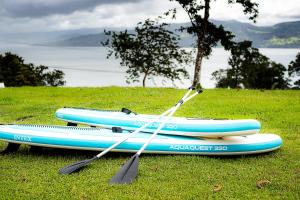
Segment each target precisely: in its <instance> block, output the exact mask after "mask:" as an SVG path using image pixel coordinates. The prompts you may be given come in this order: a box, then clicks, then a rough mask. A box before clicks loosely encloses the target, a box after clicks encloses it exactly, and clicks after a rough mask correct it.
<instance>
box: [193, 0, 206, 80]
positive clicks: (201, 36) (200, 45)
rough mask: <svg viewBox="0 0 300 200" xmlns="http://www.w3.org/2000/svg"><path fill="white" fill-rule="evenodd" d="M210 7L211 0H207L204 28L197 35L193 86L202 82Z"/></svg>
mask: <svg viewBox="0 0 300 200" xmlns="http://www.w3.org/2000/svg"><path fill="white" fill-rule="evenodd" d="M209 9H210V0H205V6H204V18H203V25H202V30H200V32H199V33H198V35H197V37H198V38H197V39H198V41H197V55H196V62H195V72H194V80H193V86H196V85H198V84H199V83H200V76H201V66H202V59H203V57H204V49H205V48H207V47H205V35H206V31H207V25H208V18H209ZM199 26H200V25H199Z"/></svg>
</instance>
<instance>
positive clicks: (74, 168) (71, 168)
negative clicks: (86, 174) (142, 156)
mask: <svg viewBox="0 0 300 200" xmlns="http://www.w3.org/2000/svg"><path fill="white" fill-rule="evenodd" d="M192 90H195V87H189V90H188V91H187V92H186V94H185V95H184V96H183V98H182V99H181V100H180V101H179V102H178V103H177V104H176V105H175V106H173V107H172V108H170V109H169V110H167V111H165V112H164V113H162V114H161V115H160V116H158V117H156V118H154V119H152V120H150V121H149V122H147V123H146V124H144V125H143V126H141V127H140V128H138V129H136V130H135V131H134V132H132V133H130V134H129V135H127V136H125V137H123V138H122V139H121V140H120V141H118V142H116V143H115V144H113V145H111V146H110V147H108V148H107V149H105V150H104V151H102V152H101V153H99V154H98V155H96V156H94V157H93V158H90V159H86V160H82V161H79V162H76V163H74V164H71V165H68V166H66V167H63V168H61V169H60V170H59V173H61V174H71V173H72V172H75V171H78V170H79V169H81V168H83V167H84V166H86V165H88V164H90V163H91V162H92V161H94V160H96V159H99V158H100V157H102V156H103V155H105V154H106V153H108V152H109V151H110V150H112V149H114V148H115V147H116V146H118V145H119V144H121V143H122V142H124V141H126V140H127V139H128V138H129V137H132V136H134V135H135V134H137V133H139V132H140V131H142V130H143V129H145V128H146V127H148V126H149V125H150V124H152V123H154V122H156V121H159V120H160V119H161V118H163V117H164V116H166V115H167V114H168V113H170V112H172V111H173V110H174V109H175V108H176V106H177V105H182V104H183V103H185V102H187V101H189V100H190V99H191V98H193V97H194V96H195V94H199V93H201V92H202V90H197V92H196V93H195V94H194V95H191V96H189V97H188V95H189V94H190V93H191V91H192ZM187 97H188V98H187Z"/></svg>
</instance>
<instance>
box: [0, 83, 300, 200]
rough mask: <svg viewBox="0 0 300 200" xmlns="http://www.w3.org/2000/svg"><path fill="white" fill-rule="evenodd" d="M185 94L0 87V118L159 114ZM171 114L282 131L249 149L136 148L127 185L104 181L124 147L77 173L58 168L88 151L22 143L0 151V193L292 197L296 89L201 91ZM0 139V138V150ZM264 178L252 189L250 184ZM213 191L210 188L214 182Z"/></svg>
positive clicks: (299, 175)
mask: <svg viewBox="0 0 300 200" xmlns="http://www.w3.org/2000/svg"><path fill="white" fill-rule="evenodd" d="M184 93H185V91H184V90H176V89H159V88H158V89H153V88H147V89H143V88H119V87H108V88H51V87H36V88H32V87H23V88H5V89H0V122H1V123H17V124H60V125H62V124H63V123H62V122H60V121H58V120H56V119H55V117H54V112H55V111H56V109H58V108H60V107H63V106H79V107H87V108H101V109H120V108H122V107H127V108H130V109H132V110H134V111H136V112H138V113H154V114H159V113H161V112H163V111H164V110H166V109H168V108H169V107H170V106H172V105H174V104H175V103H176V101H177V100H178V99H179V98H181V96H182V95H183V94H184ZM176 115H177V116H187V117H213V118H233V119H240V118H255V119H258V120H259V121H260V122H261V123H262V132H273V133H276V134H278V135H280V136H281V137H282V138H283V141H284V145H283V147H282V148H281V149H280V150H278V151H275V152H272V153H268V154H261V155H253V156H238V157H209V156H181V155H176V156H174V155H142V157H141V159H140V166H139V177H138V179H137V181H135V182H134V183H133V184H132V185H114V186H111V185H109V184H108V181H109V179H110V178H111V177H112V176H113V175H114V173H116V172H117V170H118V169H119V166H120V165H121V164H122V163H123V162H124V161H125V160H127V159H128V158H129V157H130V156H131V155H132V154H121V153H110V154H109V155H107V156H106V157H104V158H103V159H101V160H99V161H96V162H94V163H93V164H92V165H90V166H89V167H87V168H85V170H84V171H82V172H81V173H77V174H73V175H69V176H61V175H58V173H57V171H58V169H59V168H60V167H62V166H65V165H67V164H70V163H73V162H75V161H78V160H81V159H84V158H89V157H90V156H92V155H94V154H95V153H94V152H92V153H91V152H82V151H65V150H57V149H46V150H42V151H33V150H30V148H29V147H28V146H25V145H23V146H22V148H21V149H20V150H19V151H18V152H16V153H13V154H10V155H0V199H250V198H251V199H300V91H291V90H288V91H281V90H275V91H259V90H239V91H237V90H206V91H205V92H204V93H203V94H201V95H199V96H198V97H196V98H195V99H193V100H191V101H190V102H188V103H187V104H185V105H184V106H183V107H182V108H180V109H179V110H178V112H177V113H176ZM5 146H6V143H4V142H0V149H4V148H5ZM260 180H268V181H270V183H269V184H267V185H265V186H264V187H262V188H261V189H259V188H258V187H257V186H256V184H257V182H258V181H260ZM218 185H220V186H221V190H220V191H213V189H214V187H215V186H218Z"/></svg>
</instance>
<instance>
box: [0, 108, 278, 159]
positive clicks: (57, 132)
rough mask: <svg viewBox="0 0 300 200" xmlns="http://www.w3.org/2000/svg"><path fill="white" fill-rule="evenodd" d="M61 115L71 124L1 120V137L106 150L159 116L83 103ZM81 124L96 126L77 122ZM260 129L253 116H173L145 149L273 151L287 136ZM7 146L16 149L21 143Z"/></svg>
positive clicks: (132, 144)
mask: <svg viewBox="0 0 300 200" xmlns="http://www.w3.org/2000/svg"><path fill="white" fill-rule="evenodd" d="M56 116H57V118H58V119H61V120H64V121H66V122H68V125H69V126H43V125H0V140H2V141H7V142H9V143H10V144H29V145H32V146H44V147H55V148H66V149H82V150H95V151H101V150H104V149H106V148H108V147H110V146H111V145H113V144H115V143H116V142H118V141H120V140H121V139H122V138H124V137H126V136H129V134H130V133H131V132H132V131H133V130H135V129H137V128H139V127H141V126H143V125H144V124H146V123H147V122H149V121H151V120H153V118H155V117H157V116H155V115H141V114H136V113H133V112H131V111H130V110H128V109H122V111H104V110H93V109H82V108H62V109H59V110H57V111H56ZM77 124H86V125H89V126H92V127H87V128H84V127H74V126H76V125H77ZM70 125H72V126H70ZM96 126H101V127H104V128H96ZM158 126H159V123H158V122H155V123H153V124H151V125H150V126H149V127H148V128H146V129H144V130H143V132H140V133H137V134H136V135H134V136H132V137H129V138H128V139H127V140H126V141H124V142H123V143H121V144H120V145H118V146H117V147H116V148H114V149H113V151H116V152H136V151H138V150H139V149H140V148H141V147H142V146H143V144H144V143H145V142H146V141H147V140H148V139H149V138H150V137H151V135H152V133H153V132H154V131H155V130H156V129H157V127H158ZM259 130H260V123H259V122H258V121H256V120H252V119H249V120H224V119H223V120H211V119H195V118H182V117H172V118H171V119H170V120H169V121H168V122H167V124H166V125H165V126H164V128H163V129H162V130H161V131H160V134H159V135H157V137H156V138H155V139H154V140H153V141H152V142H151V143H150V144H149V145H148V146H147V148H146V149H145V152H146V153H163V154H166V153H167V154H196V155H236V154H256V153H262V152H269V151H273V150H275V149H278V148H280V146H281V145H282V139H281V138H280V137H279V136H278V135H275V134H258V132H259ZM8 147H11V148H12V149H13V148H14V147H16V146H14V145H11V146H8ZM17 147H18V146H17Z"/></svg>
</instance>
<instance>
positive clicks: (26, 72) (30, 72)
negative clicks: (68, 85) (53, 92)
mask: <svg viewBox="0 0 300 200" xmlns="http://www.w3.org/2000/svg"><path fill="white" fill-rule="evenodd" d="M63 78H64V73H63V72H62V71H60V70H53V71H49V70H48V67H46V66H43V65H40V66H34V65H33V64H32V63H29V64H25V63H24V59H23V58H22V57H20V56H18V55H16V54H12V53H10V52H7V53H5V54H4V55H2V54H0V82H4V84H5V86H7V87H13V86H24V85H28V86H46V85H49V86H60V85H64V84H65V81H64V80H63Z"/></svg>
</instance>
